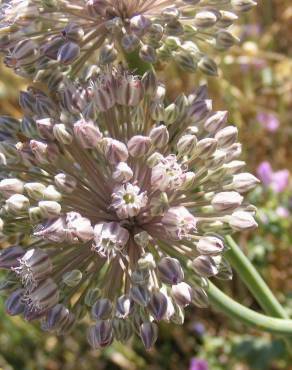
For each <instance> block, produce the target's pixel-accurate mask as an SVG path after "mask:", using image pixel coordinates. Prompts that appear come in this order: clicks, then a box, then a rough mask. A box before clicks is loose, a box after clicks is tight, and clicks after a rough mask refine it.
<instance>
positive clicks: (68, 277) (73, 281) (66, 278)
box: [62, 270, 82, 287]
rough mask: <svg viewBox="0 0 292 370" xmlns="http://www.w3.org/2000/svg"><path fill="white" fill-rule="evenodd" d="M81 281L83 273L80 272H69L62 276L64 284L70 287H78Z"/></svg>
mask: <svg viewBox="0 0 292 370" xmlns="http://www.w3.org/2000/svg"><path fill="white" fill-rule="evenodd" d="M81 279H82V272H81V271H80V270H72V271H68V272H66V273H65V274H64V275H63V276H62V280H63V282H64V283H65V284H66V285H68V286H70V287H75V286H77V285H78V284H79V283H80V281H81Z"/></svg>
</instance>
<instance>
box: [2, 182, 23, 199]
mask: <svg viewBox="0 0 292 370" xmlns="http://www.w3.org/2000/svg"><path fill="white" fill-rule="evenodd" d="M23 189H24V187H23V182H22V181H20V180H18V179H3V180H1V181H0V193H1V194H2V195H3V196H4V197H6V198H7V197H10V196H11V195H14V194H22V193H23Z"/></svg>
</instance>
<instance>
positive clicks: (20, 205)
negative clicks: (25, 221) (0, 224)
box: [6, 194, 29, 215]
mask: <svg viewBox="0 0 292 370" xmlns="http://www.w3.org/2000/svg"><path fill="white" fill-rule="evenodd" d="M6 206H7V210H8V212H11V213H13V214H16V215H17V214H20V213H22V212H25V211H27V210H28V208H29V199H28V198H27V197H25V196H24V195H22V194H14V195H11V197H9V198H8V199H7V200H6Z"/></svg>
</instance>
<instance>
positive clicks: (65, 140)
mask: <svg viewBox="0 0 292 370" xmlns="http://www.w3.org/2000/svg"><path fill="white" fill-rule="evenodd" d="M53 133H54V136H55V138H56V139H57V140H58V141H59V142H60V143H61V144H64V145H69V144H71V143H72V141H73V136H72V135H71V134H70V132H69V131H68V130H67V128H66V126H65V125H64V124H63V123H58V124H57V125H54V127H53Z"/></svg>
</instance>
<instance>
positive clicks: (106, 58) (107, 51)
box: [99, 44, 118, 65]
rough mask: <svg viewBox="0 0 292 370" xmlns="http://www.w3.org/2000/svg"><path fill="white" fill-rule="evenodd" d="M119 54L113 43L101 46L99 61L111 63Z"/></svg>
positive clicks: (106, 63)
mask: <svg viewBox="0 0 292 370" xmlns="http://www.w3.org/2000/svg"><path fill="white" fill-rule="evenodd" d="M117 56H118V52H117V50H116V49H115V48H114V46H113V45H109V44H108V45H104V46H103V47H102V48H100V53H99V63H100V64H101V65H108V64H111V63H112V62H113V61H114V60H115V59H116V58H117Z"/></svg>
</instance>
